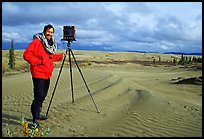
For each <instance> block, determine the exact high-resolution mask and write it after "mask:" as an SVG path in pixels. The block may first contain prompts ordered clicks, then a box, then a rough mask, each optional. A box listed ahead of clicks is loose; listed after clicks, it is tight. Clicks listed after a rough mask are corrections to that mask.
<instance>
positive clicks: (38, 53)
mask: <svg viewBox="0 0 204 139" xmlns="http://www.w3.org/2000/svg"><path fill="white" fill-rule="evenodd" d="M23 58H24V60H26V61H27V62H28V63H29V64H30V70H31V75H32V77H36V78H42V79H49V78H50V77H51V76H52V72H53V70H54V64H53V62H55V61H60V60H62V58H63V54H50V53H48V52H47V51H46V50H45V48H44V46H43V44H42V43H41V41H40V40H39V39H38V38H35V39H34V40H33V41H32V42H31V43H30V44H29V46H28V47H27V49H26V50H25V51H24V54H23Z"/></svg>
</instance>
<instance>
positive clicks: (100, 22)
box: [2, 2, 202, 52]
mask: <svg viewBox="0 0 204 139" xmlns="http://www.w3.org/2000/svg"><path fill="white" fill-rule="evenodd" d="M181 9H182V10H181ZM183 11H185V13H184V12H183ZM46 24H52V25H53V26H54V27H55V31H56V32H55V39H56V40H57V42H58V46H59V48H66V45H65V42H62V41H61V38H62V29H63V26H64V25H75V26H76V29H77V30H76V37H77V38H76V39H77V41H76V42H75V44H76V45H77V48H85V49H91V50H92V49H94V48H97V50H110V51H129V50H131V51H134V50H135V51H136V50H142V51H154V52H155V51H157V52H164V51H170V50H171V51H180V50H182V51H190V50H192V51H194V50H196V51H200V50H201V49H202V4H200V3H198V4H196V3H190V4H189V3H178V4H177V3H159V2H154V3H151V2H3V3H2V40H3V41H8V40H9V39H12V38H13V39H18V41H19V42H26V43H29V42H30V41H32V36H33V35H34V34H36V33H39V32H42V30H43V27H44V25H46ZM18 41H17V42H18ZM178 48H179V49H178ZM189 49H190V50H189Z"/></svg>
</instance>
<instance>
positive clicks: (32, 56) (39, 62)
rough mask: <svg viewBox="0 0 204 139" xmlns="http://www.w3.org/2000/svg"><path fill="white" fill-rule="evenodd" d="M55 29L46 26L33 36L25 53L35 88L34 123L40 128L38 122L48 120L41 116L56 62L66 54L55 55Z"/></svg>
mask: <svg viewBox="0 0 204 139" xmlns="http://www.w3.org/2000/svg"><path fill="white" fill-rule="evenodd" d="M53 34H54V27H53V26H52V25H50V24H49V25H46V26H45V27H44V30H43V32H42V33H38V34H36V35H34V36H33V41H32V42H31V43H30V44H29V46H28V47H27V49H26V50H25V51H24V55H23V57H24V60H26V61H27V62H28V63H29V64H30V71H31V75H32V80H33V87H34V99H33V101H32V104H31V113H32V116H33V123H34V124H35V125H37V127H38V128H40V125H39V123H38V120H46V119H47V118H48V117H47V116H42V115H41V114H40V112H41V110H42V104H43V101H44V100H45V97H46V96H47V92H48V89H49V85H50V77H51V76H52V72H53V70H54V64H53V62H55V61H60V60H62V59H63V56H65V54H54V53H55V51H56V42H55V40H54V37H53Z"/></svg>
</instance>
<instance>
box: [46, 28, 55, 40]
mask: <svg viewBox="0 0 204 139" xmlns="http://www.w3.org/2000/svg"><path fill="white" fill-rule="evenodd" d="M44 34H45V37H46V39H48V40H50V39H51V38H52V36H53V34H54V30H53V28H50V29H47V30H46V32H45V33H44Z"/></svg>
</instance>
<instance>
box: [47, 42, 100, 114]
mask: <svg viewBox="0 0 204 139" xmlns="http://www.w3.org/2000/svg"><path fill="white" fill-rule="evenodd" d="M67 41H68V43H67V49H66V55H67V52H68V51H69V65H70V78H71V91H72V103H74V91H73V81H72V64H71V55H72V57H73V58H74V62H75V63H76V65H77V68H78V70H79V73H80V74H81V77H82V79H83V81H84V84H85V85H86V88H87V91H88V92H89V95H90V97H91V99H92V101H93V104H94V106H95V108H96V110H97V112H98V113H99V112H100V111H99V110H98V108H97V106H96V103H95V101H94V99H93V97H92V94H91V92H90V90H89V87H88V85H87V83H86V81H85V79H84V76H83V74H82V72H81V69H80V68H79V65H78V63H77V61H76V58H75V56H74V53H73V52H72V49H71V41H72V40H67ZM66 55H65V56H64V59H63V61H62V65H61V68H60V71H59V75H58V77H57V81H56V83H55V87H54V90H53V93H52V97H51V100H50V103H49V106H48V109H47V113H46V116H47V115H48V112H49V109H50V105H51V103H52V99H53V97H54V93H55V90H56V87H57V83H58V81H59V77H60V75H61V72H62V68H63V65H64V61H65V59H66Z"/></svg>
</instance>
